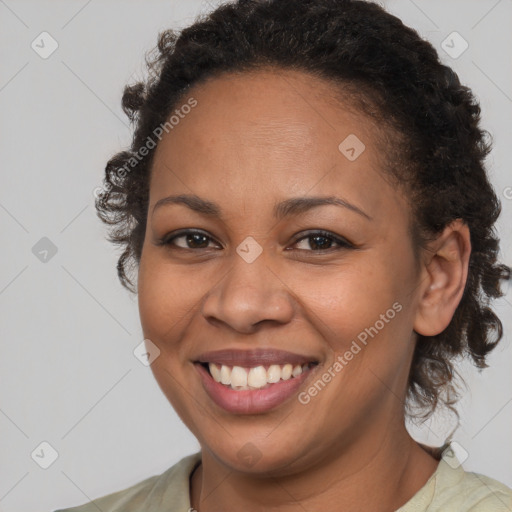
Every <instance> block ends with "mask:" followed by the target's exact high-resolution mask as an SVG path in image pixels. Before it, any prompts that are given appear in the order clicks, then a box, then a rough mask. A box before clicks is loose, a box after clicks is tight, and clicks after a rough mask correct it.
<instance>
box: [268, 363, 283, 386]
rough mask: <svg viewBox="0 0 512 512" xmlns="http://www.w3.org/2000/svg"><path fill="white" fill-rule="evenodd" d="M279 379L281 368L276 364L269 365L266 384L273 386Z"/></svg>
mask: <svg viewBox="0 0 512 512" xmlns="http://www.w3.org/2000/svg"><path fill="white" fill-rule="evenodd" d="M280 378H281V367H280V366H279V365H278V364H271V365H270V366H269V367H268V370H267V382H269V383H270V384H274V383H276V382H279V379H280Z"/></svg>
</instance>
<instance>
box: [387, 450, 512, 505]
mask: <svg viewBox="0 0 512 512" xmlns="http://www.w3.org/2000/svg"><path fill="white" fill-rule="evenodd" d="M422 446H423V445H422ZM424 448H426V449H427V451H429V452H430V453H432V455H434V456H435V458H437V459H438V460H439V464H438V466H437V469H436V471H435V472H434V474H433V475H432V476H431V477H430V478H429V480H428V481H427V483H426V484H425V485H424V486H423V487H422V488H421V489H420V490H419V491H418V492H417V493H416V494H415V495H414V496H413V497H412V498H411V500H409V501H408V502H407V503H406V504H405V505H403V506H402V507H401V508H399V509H398V511H397V512H510V511H512V489H510V488H509V487H507V486H506V485H504V484H503V483H501V482H498V481H497V480H494V479H493V478H490V477H488V476H484V475H481V474H479V473H471V472H468V471H465V470H464V468H463V467H462V464H461V463H460V461H459V459H458V458H457V456H456V454H455V450H456V449H457V448H460V445H458V443H456V442H455V443H447V444H445V445H443V446H442V447H440V448H437V449H436V448H429V447H425V446H424Z"/></svg>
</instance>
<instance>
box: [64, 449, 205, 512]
mask: <svg viewBox="0 0 512 512" xmlns="http://www.w3.org/2000/svg"><path fill="white" fill-rule="evenodd" d="M200 460H201V452H197V453H194V454H192V455H188V456H186V457H184V458H182V459H181V460H180V461H178V462H177V463H176V464H174V466H171V467H170V468H169V469H167V470H166V471H164V472H163V473H161V474H160V475H154V476H151V477H149V478H146V479H145V480H142V481H141V482H138V483H137V484H135V485H132V486H131V487H128V488H126V489H123V490H120V491H117V492H114V493H112V494H108V495H105V496H102V497H100V498H97V499H94V500H92V501H89V502H88V503H84V504H83V505H80V506H76V507H72V508H65V509H58V510H55V511H54V512H98V510H101V511H102V512H121V511H122V512H135V511H137V512H139V511H140V510H144V511H147V512H156V511H158V510H161V509H162V505H164V504H165V505H167V508H166V509H167V510H168V511H169V512H172V511H173V510H181V511H186V510H188V509H189V508H190V494H189V492H190V491H189V489H190V484H189V477H190V474H191V472H192V471H193V469H194V468H195V467H196V465H197V464H198V463H199V461H200Z"/></svg>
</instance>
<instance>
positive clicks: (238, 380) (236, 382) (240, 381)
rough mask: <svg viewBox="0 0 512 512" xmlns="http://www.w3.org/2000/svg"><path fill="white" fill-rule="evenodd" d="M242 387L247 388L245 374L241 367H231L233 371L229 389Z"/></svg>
mask: <svg viewBox="0 0 512 512" xmlns="http://www.w3.org/2000/svg"><path fill="white" fill-rule="evenodd" d="M221 371H222V370H221ZM244 386H247V372H246V371H245V369H244V368H242V367H241V366H233V370H231V387H232V388H235V387H244Z"/></svg>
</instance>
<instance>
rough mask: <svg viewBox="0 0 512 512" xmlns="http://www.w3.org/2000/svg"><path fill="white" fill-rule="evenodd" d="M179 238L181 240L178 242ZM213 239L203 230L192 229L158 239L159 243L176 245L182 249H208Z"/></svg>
mask: <svg viewBox="0 0 512 512" xmlns="http://www.w3.org/2000/svg"><path fill="white" fill-rule="evenodd" d="M178 240H181V242H179V243H177V241H178ZM212 241H213V238H211V237H210V236H208V235H207V234H206V233H203V232H202V231H196V230H191V229H184V230H182V231H179V232H177V233H174V234H173V235H172V236H165V237H164V238H162V239H160V240H159V241H158V245H169V246H175V247H178V248H180V249H192V250H194V249H208V248H209V247H208V245H209V243H210V242H212Z"/></svg>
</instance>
